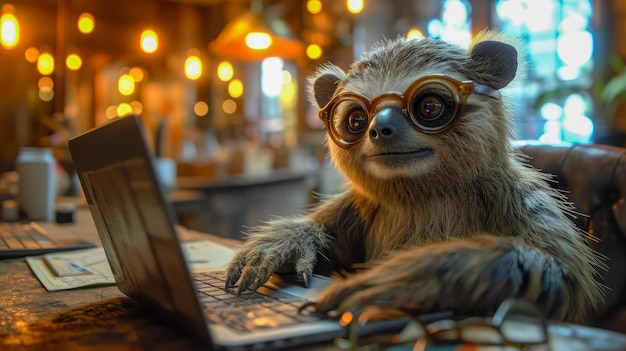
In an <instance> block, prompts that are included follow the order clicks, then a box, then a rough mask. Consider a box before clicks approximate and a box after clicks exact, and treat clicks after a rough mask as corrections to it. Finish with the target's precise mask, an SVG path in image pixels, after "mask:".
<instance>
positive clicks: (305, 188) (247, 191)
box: [172, 171, 317, 239]
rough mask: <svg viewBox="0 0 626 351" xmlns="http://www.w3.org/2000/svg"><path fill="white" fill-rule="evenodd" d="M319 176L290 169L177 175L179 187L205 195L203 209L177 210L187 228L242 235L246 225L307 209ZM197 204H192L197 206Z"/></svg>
mask: <svg viewBox="0 0 626 351" xmlns="http://www.w3.org/2000/svg"><path fill="white" fill-rule="evenodd" d="M316 177H317V174H316V173H311V172H290V171H284V172H272V173H270V174H266V175H254V176H252V175H250V176H246V175H237V176H231V177H228V178H224V179H215V178H206V177H178V179H177V189H178V191H189V190H192V191H196V192H202V194H203V199H202V204H201V206H200V211H201V212H200V213H198V212H190V213H183V212H182V211H181V210H177V211H176V212H177V214H178V218H179V222H180V224H182V225H184V226H185V227H187V228H191V229H195V230H198V231H202V232H206V233H212V234H215V235H218V236H222V237H226V238H233V239H241V238H242V234H241V233H242V230H243V231H245V228H246V227H251V226H256V225H260V224H262V221H266V220H269V219H270V218H272V217H274V216H291V215H295V214H298V213H302V212H303V211H304V210H305V209H307V208H308V206H309V205H310V204H311V203H312V202H313V201H315V200H314V199H313V192H314V189H315V186H316V183H317V179H316ZM172 200H173V199H172ZM178 202H179V204H177V203H176V202H173V204H174V207H175V208H176V207H179V208H180V209H182V208H183V204H182V203H183V201H182V198H181V199H179V200H178ZM196 205H197V204H194V205H193V206H190V208H196V209H198V208H197V207H195V206H196Z"/></svg>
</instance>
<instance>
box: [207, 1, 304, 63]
mask: <svg viewBox="0 0 626 351" xmlns="http://www.w3.org/2000/svg"><path fill="white" fill-rule="evenodd" d="M268 38H269V39H268ZM255 40H256V42H255ZM255 44H256V45H255ZM255 46H256V47H257V48H254V47H255ZM304 50H305V46H304V44H303V43H302V42H301V41H299V40H297V39H296V38H295V37H294V36H293V34H292V33H291V31H290V30H289V28H288V27H287V25H286V24H285V23H284V22H283V21H281V20H280V19H279V18H276V17H270V16H268V15H265V14H263V13H261V12H258V11H246V12H244V13H243V14H241V15H240V16H238V17H237V18H235V19H234V20H233V21H232V22H230V23H228V24H227V25H226V27H224V29H223V30H222V32H221V33H220V34H219V35H218V37H217V38H216V39H215V40H213V41H212V42H211V43H209V51H211V53H213V54H214V55H216V56H218V57H222V58H227V59H231V60H239V61H255V60H263V59H265V58H268V57H281V58H285V59H299V58H301V57H302V56H303V55H304Z"/></svg>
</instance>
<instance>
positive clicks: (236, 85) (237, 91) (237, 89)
mask: <svg viewBox="0 0 626 351" xmlns="http://www.w3.org/2000/svg"><path fill="white" fill-rule="evenodd" d="M228 95H230V96H231V97H233V98H238V97H241V95H243V82H241V80H239V79H233V80H231V81H230V83H228Z"/></svg>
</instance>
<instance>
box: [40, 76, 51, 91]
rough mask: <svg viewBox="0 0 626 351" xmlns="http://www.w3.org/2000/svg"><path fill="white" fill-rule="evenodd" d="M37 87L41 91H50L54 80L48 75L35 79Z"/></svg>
mask: <svg viewBox="0 0 626 351" xmlns="http://www.w3.org/2000/svg"><path fill="white" fill-rule="evenodd" d="M37 87H38V88H39V90H41V91H51V90H52V89H53V88H54V81H53V80H52V78H50V77H41V78H39V80H38V81H37Z"/></svg>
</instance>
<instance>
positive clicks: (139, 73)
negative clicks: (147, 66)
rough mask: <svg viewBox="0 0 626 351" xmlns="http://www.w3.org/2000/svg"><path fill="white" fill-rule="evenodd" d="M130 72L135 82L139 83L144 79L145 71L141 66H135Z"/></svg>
mask: <svg viewBox="0 0 626 351" xmlns="http://www.w3.org/2000/svg"><path fill="white" fill-rule="evenodd" d="M128 74H129V75H130V76H131V77H133V79H134V80H135V83H139V82H141V81H142V80H143V78H144V76H145V73H144V72H143V68H141V67H133V68H131V69H130V70H129V71H128Z"/></svg>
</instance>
